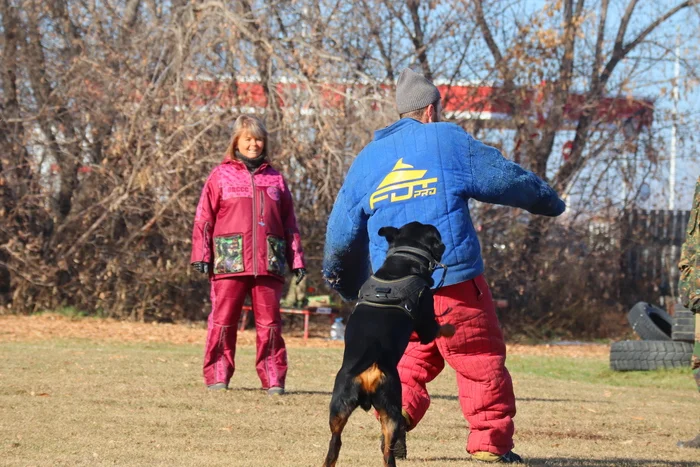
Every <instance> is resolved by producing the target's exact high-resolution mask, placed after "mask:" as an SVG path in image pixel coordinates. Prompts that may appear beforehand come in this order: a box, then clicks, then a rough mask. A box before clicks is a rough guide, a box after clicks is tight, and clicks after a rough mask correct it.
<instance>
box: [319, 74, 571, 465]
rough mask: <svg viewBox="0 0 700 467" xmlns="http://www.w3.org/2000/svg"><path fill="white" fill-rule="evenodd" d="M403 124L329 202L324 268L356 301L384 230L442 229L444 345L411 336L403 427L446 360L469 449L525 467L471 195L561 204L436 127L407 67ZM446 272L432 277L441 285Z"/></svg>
mask: <svg viewBox="0 0 700 467" xmlns="http://www.w3.org/2000/svg"><path fill="white" fill-rule="evenodd" d="M396 105H397V110H398V113H399V116H400V120H399V121H397V122H395V123H393V124H392V125H390V126H388V127H386V128H384V129H381V130H379V131H377V132H375V135H374V140H373V141H372V142H371V143H369V144H368V145H367V146H366V147H365V148H364V149H363V150H362V152H360V154H359V155H358V156H357V158H356V159H355V161H354V163H353V164H352V167H350V170H349V172H348V175H347V177H346V179H345V182H344V183H343V186H342V188H341V189H340V192H339V193H338V198H337V199H336V201H335V205H334V206H333V211H332V212H331V215H330V218H329V221H328V227H327V231H326V244H325V251H324V262H323V273H324V277H325V278H326V280H327V281H328V282H329V284H331V286H332V287H333V288H334V289H336V290H337V291H338V292H339V293H340V294H341V295H342V296H343V298H344V299H346V300H354V299H356V298H357V293H358V290H359V289H360V286H361V285H362V283H363V282H364V281H365V280H366V279H367V277H368V276H369V274H370V264H369V260H370V259H371V266H372V268H373V270H376V269H377V268H378V267H379V266H380V265H381V264H382V262H383V261H384V258H385V255H386V251H387V243H386V241H384V239H383V238H382V237H380V236H379V235H378V231H379V229H380V228H381V227H384V226H394V227H401V226H402V225H404V224H406V223H408V222H411V221H419V222H422V223H424V224H432V225H434V226H436V227H437V228H438V230H439V231H440V234H441V236H442V240H443V242H444V244H445V247H446V250H445V253H444V255H443V258H442V262H443V263H444V264H445V265H446V266H447V274H446V277H445V281H444V286H443V287H441V288H439V289H436V290H435V291H434V301H435V312H436V315H441V314H442V313H443V312H444V311H445V310H450V311H449V312H448V313H444V314H442V316H438V317H437V320H438V322H439V324H441V325H442V324H453V325H454V326H455V328H456V329H457V332H456V334H455V336H454V337H452V338H450V339H445V338H438V339H436V340H435V341H434V342H432V343H430V344H427V345H422V344H421V343H420V342H419V341H418V339H417V338H415V336H414V338H412V340H411V342H410V343H409V346H408V348H407V349H406V353H405V354H404V356H403V358H402V360H401V362H400V364H399V374H400V376H401V383H402V389H403V403H402V405H403V410H404V418H405V419H406V428H407V429H408V430H410V429H412V428H414V427H415V426H416V425H417V424H418V423H419V422H420V420H421V419H422V418H423V415H425V412H426V411H427V410H428V406H429V405H430V396H429V395H428V392H427V389H426V384H427V383H428V382H430V381H432V380H433V379H434V378H435V377H436V376H437V375H438V374H439V373H440V371H442V369H443V368H444V366H445V361H447V363H448V364H450V366H452V367H453V368H454V369H455V370H456V373H457V383H458V389H459V400H460V404H461V407H462V412H463V413H464V416H465V418H466V419H467V421H468V422H469V426H470V434H469V438H468V441H467V451H468V452H469V453H470V454H471V455H472V457H473V458H474V459H477V460H481V461H486V462H506V463H514V462H521V459H520V457H519V456H518V455H517V454H515V453H513V452H512V448H513V431H514V425H513V417H514V416H515V396H514V395H513V383H512V381H511V378H510V374H509V373H508V370H507V369H506V367H505V358H506V348H505V343H504V341H503V335H502V333H501V330H500V326H499V323H498V318H497V317H496V311H495V308H494V304H493V301H492V297H491V293H490V291H489V288H488V285H487V283H486V281H485V279H484V277H483V272H484V264H483V260H482V258H481V247H480V245H479V240H478V238H477V235H476V232H475V230H474V226H473V224H472V220H471V218H470V216H469V205H468V202H469V199H470V198H473V199H476V200H478V201H482V202H487V203H495V204H503V205H507V206H514V207H519V208H523V209H526V210H528V211H529V212H531V213H533V214H541V215H545V216H558V215H560V214H561V213H563V212H564V210H565V208H566V206H565V204H564V202H563V201H562V200H561V199H559V197H558V196H557V194H556V193H555V192H554V190H552V188H550V187H549V186H548V185H547V184H546V183H545V182H544V181H542V180H541V179H540V178H539V177H537V176H536V175H535V174H533V173H532V172H529V171H526V170H524V169H523V168H521V167H520V166H518V165H517V164H515V163H513V162H511V161H508V160H507V159H505V158H504V157H503V156H502V155H501V154H500V153H499V152H498V151H497V150H496V149H494V148H492V147H489V146H486V145H484V144H483V143H481V142H480V141H477V140H475V139H474V138H472V137H471V136H470V135H469V134H468V133H466V132H465V131H464V130H463V129H462V128H460V127H459V126H457V125H454V124H451V123H441V122H440V114H441V110H442V108H441V104H440V92H439V91H438V89H437V88H436V87H435V86H434V85H433V84H432V83H431V82H430V81H428V80H427V79H425V77H423V76H422V75H420V74H418V73H415V72H413V71H411V70H409V69H405V70H404V71H403V72H402V73H401V76H400V77H399V80H398V82H397V86H396ZM440 275H441V273H440V272H439V271H436V272H435V276H434V278H435V279H436V281H435V282H436V283H438V282H439V281H440V278H441V277H440Z"/></svg>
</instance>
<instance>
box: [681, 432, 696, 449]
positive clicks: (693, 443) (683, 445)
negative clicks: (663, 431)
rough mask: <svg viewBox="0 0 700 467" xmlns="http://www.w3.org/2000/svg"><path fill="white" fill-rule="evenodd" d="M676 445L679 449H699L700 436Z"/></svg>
mask: <svg viewBox="0 0 700 467" xmlns="http://www.w3.org/2000/svg"><path fill="white" fill-rule="evenodd" d="M677 445H678V447H679V448H695V449H700V435H697V436H696V437H695V438H693V439H689V440H688V441H678V444H677Z"/></svg>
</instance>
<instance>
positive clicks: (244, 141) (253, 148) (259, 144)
mask: <svg viewBox="0 0 700 467" xmlns="http://www.w3.org/2000/svg"><path fill="white" fill-rule="evenodd" d="M236 149H238V152H240V153H241V155H242V156H243V157H245V158H247V159H255V158H256V157H258V156H259V155H260V154H262V152H263V149H265V141H264V140H263V139H261V138H256V137H255V136H253V135H252V134H251V133H250V131H248V130H245V131H243V134H242V135H241V136H240V138H238V147H237V148H236Z"/></svg>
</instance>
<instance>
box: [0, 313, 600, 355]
mask: <svg viewBox="0 0 700 467" xmlns="http://www.w3.org/2000/svg"><path fill="white" fill-rule="evenodd" d="M315 334H316V335H318V334H319V333H315ZM301 336H302V335H301V331H298V330H292V331H289V332H285V337H284V338H285V341H286V342H287V345H288V346H289V347H342V346H343V343H342V342H334V341H329V340H327V339H324V338H321V337H311V338H309V339H308V340H307V341H304V339H303V337H301ZM205 337H206V328H205V324H204V323H192V324H167V323H138V322H130V321H117V320H114V319H98V318H71V317H67V316H63V315H59V314H51V313H45V314H40V315H31V316H17V315H5V316H0V342H3V341H5V342H17V341H33V340H48V339H89V340H98V341H110V342H160V343H170V344H202V345H204V340H205ZM238 344H239V345H242V346H253V345H255V331H253V330H245V331H242V332H239V333H238ZM508 353H509V354H511V355H536V356H548V357H552V356H561V357H573V358H595V357H598V358H607V356H608V354H609V346H608V345H603V344H586V345H576V346H573V345H566V346H563V345H550V344H544V345H521V344H514V345H509V346H508Z"/></svg>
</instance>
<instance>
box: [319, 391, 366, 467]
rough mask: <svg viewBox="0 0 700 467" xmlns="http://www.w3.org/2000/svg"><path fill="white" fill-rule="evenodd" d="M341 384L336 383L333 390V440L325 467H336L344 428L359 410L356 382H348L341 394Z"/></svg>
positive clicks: (331, 426)
mask: <svg viewBox="0 0 700 467" xmlns="http://www.w3.org/2000/svg"><path fill="white" fill-rule="evenodd" d="M338 386H339V384H338V382H336V387H335V389H334V390H333V398H332V400H331V414H330V421H329V422H330V423H329V425H330V428H331V440H330V442H329V443H328V454H326V460H325V462H324V463H323V467H335V463H336V462H337V461H338V455H339V454H340V447H341V446H342V444H343V443H342V442H341V439H340V436H341V434H342V433H343V428H345V425H346V424H347V422H348V419H349V418H350V415H351V414H352V412H353V411H354V410H355V409H356V408H357V406H358V404H359V402H358V387H357V385H356V384H355V383H354V382H348V383H347V385H346V386H345V388H344V389H342V390H341V392H339V391H338V389H339V387H338Z"/></svg>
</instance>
